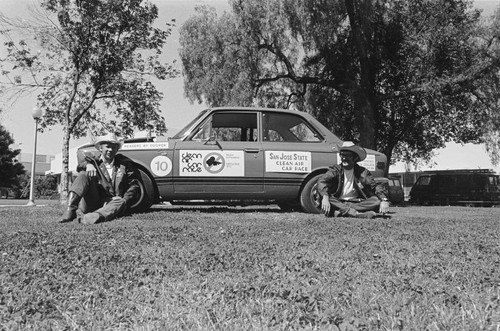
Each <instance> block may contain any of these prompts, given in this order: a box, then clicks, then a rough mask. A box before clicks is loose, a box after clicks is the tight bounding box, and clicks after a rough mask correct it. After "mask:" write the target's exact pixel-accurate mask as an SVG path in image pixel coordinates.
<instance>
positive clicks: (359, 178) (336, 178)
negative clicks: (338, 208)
mask: <svg viewBox="0 0 500 331" xmlns="http://www.w3.org/2000/svg"><path fill="white" fill-rule="evenodd" d="M343 187H344V168H343V167H342V165H340V164H335V165H332V166H330V167H329V168H328V171H327V172H325V173H324V174H323V176H321V177H320V178H319V179H318V192H319V193H320V194H321V195H322V196H325V195H327V196H330V195H333V196H335V197H336V198H339V197H340V195H341V194H342V188H343ZM354 188H355V189H356V191H358V194H359V197H360V198H363V199H367V198H369V197H372V196H374V195H376V196H377V197H378V198H379V199H380V200H382V199H383V198H386V189H385V186H384V184H383V183H377V182H375V180H374V179H373V176H372V174H371V173H370V171H368V169H366V168H364V167H362V166H360V165H358V164H355V165H354Z"/></svg>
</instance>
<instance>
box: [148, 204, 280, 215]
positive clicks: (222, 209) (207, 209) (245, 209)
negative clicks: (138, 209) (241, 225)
mask: <svg viewBox="0 0 500 331" xmlns="http://www.w3.org/2000/svg"><path fill="white" fill-rule="evenodd" d="M160 210H164V211H169V212H172V213H181V212H200V213H235V214H240V213H284V211H282V210H281V209H280V208H279V207H278V206H276V205H264V206H259V205H257V206H254V205H252V206H219V205H217V206H210V205H208V206H207V205H163V204H158V205H153V206H152V207H151V208H150V210H149V211H148V212H147V213H150V212H157V211H160Z"/></svg>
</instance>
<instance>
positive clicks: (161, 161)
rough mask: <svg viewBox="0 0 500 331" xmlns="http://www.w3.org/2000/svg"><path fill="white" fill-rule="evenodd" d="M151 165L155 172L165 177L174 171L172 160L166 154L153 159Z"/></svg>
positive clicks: (152, 170)
mask: <svg viewBox="0 0 500 331" xmlns="http://www.w3.org/2000/svg"><path fill="white" fill-rule="evenodd" d="M149 167H150V168H151V172H152V173H153V174H155V175H156V176H158V177H164V176H167V175H168V174H169V173H170V172H171V171H172V161H171V160H170V159H169V158H168V157H166V156H164V155H159V156H156V157H155V158H153V159H152V160H151V164H150V165H149Z"/></svg>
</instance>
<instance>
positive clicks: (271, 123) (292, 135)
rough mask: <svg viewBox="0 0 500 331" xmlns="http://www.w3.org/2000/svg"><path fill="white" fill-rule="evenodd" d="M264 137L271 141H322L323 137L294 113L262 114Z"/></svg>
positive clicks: (265, 139)
mask: <svg viewBox="0 0 500 331" xmlns="http://www.w3.org/2000/svg"><path fill="white" fill-rule="evenodd" d="M262 122H263V123H262V124H263V127H262V130H263V133H262V137H263V138H264V141H271V142H321V141H323V137H322V136H321V135H320V134H318V132H316V130H314V129H313V128H312V127H311V126H310V125H309V124H308V123H307V122H306V121H305V120H304V119H303V118H302V117H300V116H296V115H293V114H285V113H284V114H280V113H271V112H265V113H263V114H262Z"/></svg>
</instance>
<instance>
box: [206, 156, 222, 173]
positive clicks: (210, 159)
mask: <svg viewBox="0 0 500 331" xmlns="http://www.w3.org/2000/svg"><path fill="white" fill-rule="evenodd" d="M225 165H226V161H225V160H224V156H222V154H220V153H209V154H207V155H206V156H205V158H204V159H203V166H204V167H205V170H206V171H208V172H209V173H211V174H217V173H219V172H221V171H222V170H223V169H224V166H225Z"/></svg>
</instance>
